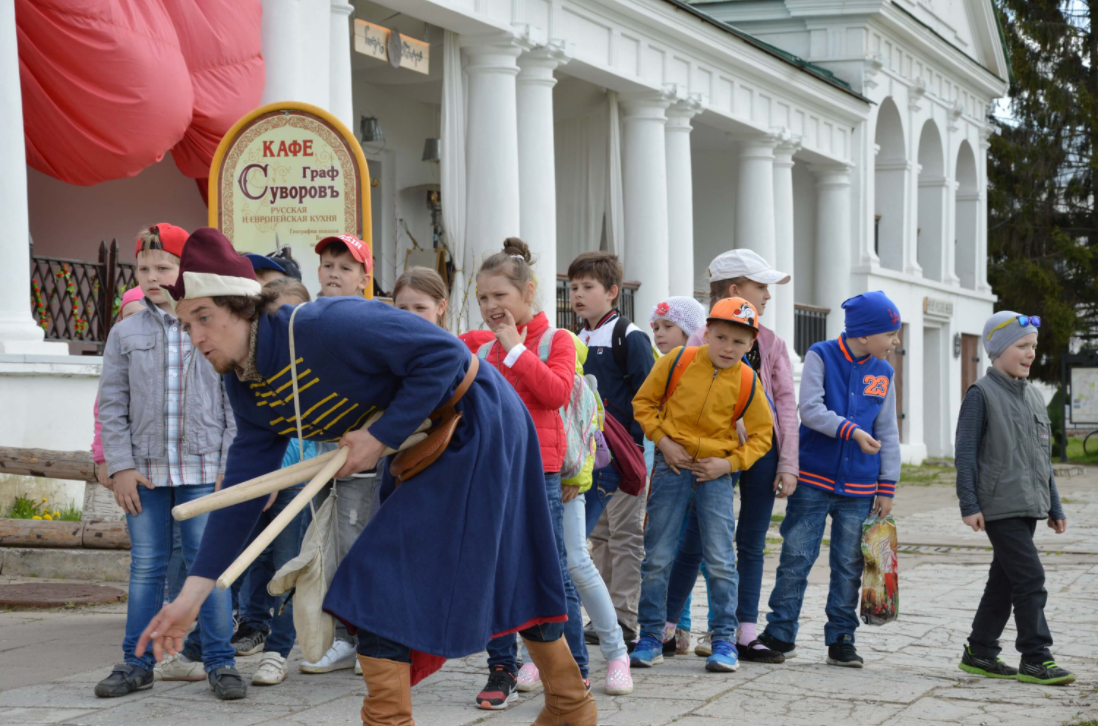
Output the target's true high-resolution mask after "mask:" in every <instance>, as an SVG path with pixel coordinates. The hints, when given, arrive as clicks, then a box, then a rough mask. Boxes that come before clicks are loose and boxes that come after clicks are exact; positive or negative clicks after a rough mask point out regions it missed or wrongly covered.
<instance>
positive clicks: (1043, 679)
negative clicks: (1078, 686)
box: [1018, 660, 1075, 686]
mask: <svg viewBox="0 0 1098 726" xmlns="http://www.w3.org/2000/svg"><path fill="white" fill-rule="evenodd" d="M1018 680H1019V681H1022V682H1023V683H1039V684H1041V685H1042V686H1062V685H1067V684H1068V683H1074V682H1075V674H1074V673H1072V672H1070V671H1066V670H1064V669H1063V668H1061V667H1060V666H1058V665H1056V663H1055V662H1054V661H1051V660H1046V661H1045V662H1044V663H1029V662H1027V661H1025V660H1023V661H1022V663H1021V665H1020V666H1019V668H1018Z"/></svg>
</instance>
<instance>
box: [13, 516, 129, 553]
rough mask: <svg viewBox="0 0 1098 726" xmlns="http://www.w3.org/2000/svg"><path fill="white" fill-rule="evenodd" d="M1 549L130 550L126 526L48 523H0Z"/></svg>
mask: <svg viewBox="0 0 1098 726" xmlns="http://www.w3.org/2000/svg"><path fill="white" fill-rule="evenodd" d="M0 547H42V548H46V549H81V548H84V549H97V550H128V549H130V535H129V533H128V532H127V530H126V523H125V522H47V521H43V520H38V519H0Z"/></svg>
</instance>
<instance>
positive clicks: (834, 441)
mask: <svg viewBox="0 0 1098 726" xmlns="http://www.w3.org/2000/svg"><path fill="white" fill-rule="evenodd" d="M843 310H845V311H846V332H845V333H843V334H842V335H840V336H839V337H838V338H837V339H836V340H826V341H823V342H821V343H816V344H815V345H813V346H812V347H811V348H809V350H808V353H807V355H805V359H804V372H803V373H802V374H801V398H800V401H801V405H800V410H801V429H800V469H801V471H800V477H799V479H798V482H799V484H800V486H798V487H797V490H796V491H795V492H794V493H793V496H791V497H789V505H788V506H787V507H786V510H785V519H784V520H782V527H781V533H782V539H783V540H784V541H783V542H782V555H781V560H780V561H779V564H778V573H777V582H775V584H774V590H773V592H771V593H770V613H769V614H768V615H767V616H766V620H767V626H766V630H765V631H764V632H763V633H762V635H760V636H759V642H760V643H761V644H762V645H763V646H765V647H767V648H769V649H770V650H774V651H777V652H779V653H781V654H782V655H784V656H785V657H786V658H793V657H795V656H796V653H797V651H796V645H795V643H796V640H797V629H798V622H797V621H798V618H799V617H800V613H801V604H802V603H803V602H804V591H805V587H806V586H807V585H808V573H809V571H810V570H811V569H812V565H813V564H814V563H815V562H816V558H817V557H818V556H819V554H820V544H821V543H822V540H823V534H824V527H825V526H826V524H827V517H828V515H830V516H831V543H830V545H829V547H828V548H829V550H830V553H831V554H830V565H831V588H830V590H829V592H828V594H827V625H825V626H824V642H825V644H826V645H827V663H828V665H834V666H843V667H847V668H861V667H862V665H863V661H862V658H861V656H859V655H858V651H857V650H856V649H855V647H854V631H855V630H856V629H857V628H858V593H859V590H860V588H861V579H862V567H863V565H864V562H863V560H862V522H864V521H865V519H866V518H867V517H868V516H869V515H870V514H871V513H873V514H877V515H879V516H881V517H885V516H887V515H888V513H889V512H891V511H892V498H893V496H895V494H896V482H897V481H898V480H899V478H900V435H899V429H898V428H897V425H896V394H895V391H894V389H893V387H892V366H891V365H889V364H888V361H887V360H885V359H886V358H888V354H889V353H891V352H892V349H893V348H894V347H896V346H897V345H899V339H898V338H897V336H896V333H897V332H898V331H899V330H900V311H899V309H898V308H897V307H896V305H895V304H894V303H893V302H892V301H891V300H889V299H888V298H887V297H886V296H885V294H884V293H883V292H867V293H863V294H861V295H856V296H854V297H852V298H850V299H849V300H847V301H845V302H844V303H843Z"/></svg>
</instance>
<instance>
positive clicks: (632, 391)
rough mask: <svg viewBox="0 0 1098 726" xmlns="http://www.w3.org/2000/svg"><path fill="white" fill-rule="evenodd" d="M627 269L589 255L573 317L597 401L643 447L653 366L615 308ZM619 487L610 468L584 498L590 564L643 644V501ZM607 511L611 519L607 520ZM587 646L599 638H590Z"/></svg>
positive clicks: (574, 269)
mask: <svg viewBox="0 0 1098 726" xmlns="http://www.w3.org/2000/svg"><path fill="white" fill-rule="evenodd" d="M622 274H623V273H622V267H621V262H620V261H618V258H617V257H615V256H614V255H611V254H608V253H606V252H585V253H583V254H582V255H580V256H579V257H577V258H576V259H574V260H573V261H572V264H571V265H569V266H568V285H569V289H570V293H569V296H570V300H571V304H572V310H573V311H575V313H576V315H577V316H579V317H580V318H581V319H582V320H583V323H584V326H583V330H582V331H580V334H579V338H580V341H582V342H583V344H584V345H586V346H587V348H588V350H589V353H588V356H587V364H586V365H585V366H584V369H585V371H586V372H587V373H588V374H589V375H593V376H594V377H595V380H596V381H598V390H599V396H600V397H602V399H603V401H604V402H605V404H606V411H607V412H608V413H610V414H611V415H612V416H613V417H614V418H615V419H617V420H618V422H620V423H621V425H622V426H624V427H625V430H626V431H628V432H629V433H630V434H632V436H633V440H634V441H636V443H637V445H638V446H642V445H643V442H644V433H643V432H642V431H641V428H640V425H639V424H637V423H636V421H634V420H633V397H634V396H635V395H636V394H637V391H639V390H640V387H641V384H642V383H644V380H645V379H646V378H647V377H648V373H649V372H650V371H651V370H652V365H653V364H654V363H655V357H654V356H653V354H652V343H651V341H650V340H649V339H648V336H647V335H646V334H645V333H644V331H642V330H641V329H640V328H638V327H637V326H636V325H633V324H632V323H631V322H629V321H628V320H626V319H625V318H623V317H621V314H620V313H619V312H618V309H617V308H616V307H615V304H616V303H617V300H618V294H619V292H620V291H621V282H622ZM620 482H621V475H620V474H618V471H617V469H615V468H614V467H613V466H612V465H611V466H604V467H603V468H601V469H599V470H597V471H596V472H595V473H594V484H593V486H592V487H591V489H589V490H588V491H587V493H586V494H585V495H584V496H585V497H586V499H587V502H586V517H587V536H588V538H589V539H590V540H591V557H592V559H593V560H594V562H595V566H596V567H597V568H598V570H599V573H600V574H601V575H602V579H603V580H604V581H605V582H606V585H607V587H608V588H609V589H610V598H611V599H612V600H613V601H614V609H615V610H616V611H617V614H618V623H619V624H620V625H621V628H622V631H623V633H624V635H625V639H626V641H628V642H632V641H634V640H635V639H636V637H637V599H638V598H639V597H640V583H641V578H640V563H641V560H643V559H644V508H645V496H644V493H643V492H642V493H641V494H640V495H639V496H635V497H630V496H614V493H615V492H616V491H617V490H618V485H619V483H620ZM604 511H605V514H604V513H603V512H604ZM584 636H585V638H586V640H587V642H588V643H591V644H595V643H598V633H597V632H595V631H594V630H593V629H591V630H587V631H586V632H585V633H584Z"/></svg>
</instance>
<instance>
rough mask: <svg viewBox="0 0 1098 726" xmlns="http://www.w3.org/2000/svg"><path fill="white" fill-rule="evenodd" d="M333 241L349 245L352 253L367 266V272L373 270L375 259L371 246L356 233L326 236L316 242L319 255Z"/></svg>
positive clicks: (348, 247)
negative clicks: (355, 234) (371, 252)
mask: <svg viewBox="0 0 1098 726" xmlns="http://www.w3.org/2000/svg"><path fill="white" fill-rule="evenodd" d="M333 242H342V243H343V244H345V245H347V249H349V250H350V251H351V255H352V256H354V258H355V259H356V260H358V261H359V262H361V263H362V265H363V267H365V268H366V274H370V273H372V272H373V270H374V259H373V257H372V256H371V254H370V246H369V245H368V244H366V243H365V242H363V241H362V240H360V239H359V238H358V237H355V236H354V235H350V234H337V235H335V236H333V237H325V238H324V239H322V240H320V241H319V242H317V243H316V253H317V254H318V255H319V254H320V252H321V250H323V249H324V248H325V247H327V246H328V245H330V244H331V243H333Z"/></svg>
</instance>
